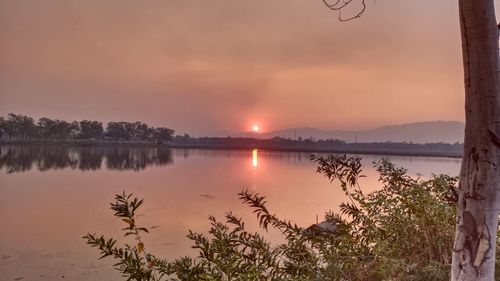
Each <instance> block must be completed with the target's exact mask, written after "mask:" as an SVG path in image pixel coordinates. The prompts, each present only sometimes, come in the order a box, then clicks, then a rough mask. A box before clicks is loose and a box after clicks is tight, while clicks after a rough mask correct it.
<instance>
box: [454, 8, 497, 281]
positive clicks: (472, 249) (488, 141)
mask: <svg viewBox="0 0 500 281" xmlns="http://www.w3.org/2000/svg"><path fill="white" fill-rule="evenodd" d="M459 7H460V28H461V34H462V54H463V63H464V85H465V120H466V122H465V140H464V157H463V159H462V167H461V171H460V182H459V187H458V203H459V204H458V210H457V228H456V232H455V243H454V246H453V261H452V273H451V280H453V281H455V280H463V281H472V280H474V281H475V280H494V274H495V273H494V270H495V248H496V247H495V245H496V230H497V225H498V214H499V211H500V170H498V169H497V166H498V165H499V164H500V154H499V152H500V138H499V137H498V136H499V135H500V76H499V73H500V63H499V52H498V47H499V46H498V35H499V28H498V26H497V23H496V18H495V9H494V0H459Z"/></svg>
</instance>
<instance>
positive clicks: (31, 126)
mask: <svg viewBox="0 0 500 281" xmlns="http://www.w3.org/2000/svg"><path fill="white" fill-rule="evenodd" d="M4 123H5V130H6V133H7V136H8V137H9V138H19V139H21V140H26V139H29V138H33V137H35V136H36V133H37V130H36V126H35V120H33V118H31V117H29V116H26V115H21V114H14V113H9V114H8V116H7V120H6V121H5V122H4Z"/></svg>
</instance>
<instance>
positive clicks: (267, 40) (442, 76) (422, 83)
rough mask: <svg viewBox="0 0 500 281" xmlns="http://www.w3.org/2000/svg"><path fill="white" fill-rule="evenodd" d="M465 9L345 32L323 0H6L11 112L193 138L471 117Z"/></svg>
mask: <svg viewBox="0 0 500 281" xmlns="http://www.w3.org/2000/svg"><path fill="white" fill-rule="evenodd" d="M354 1H357V0H354ZM457 2H458V1H450V0H441V1H435V0H419V1H409V0H398V1H395V0H376V1H367V8H366V11H365V13H364V14H363V15H362V17H361V18H360V19H356V20H353V21H349V22H339V20H338V13H336V12H334V11H330V10H329V9H327V8H326V7H325V6H324V5H323V3H322V1H321V0H314V1H311V0H251V1H248V0H247V1H241V0H211V1H206V0H192V1H188V0H142V1H137V0H81V1H77V0H44V1H39V0H22V1H20V0H0V115H1V116H5V115H6V114H7V113H9V112H16V113H23V114H27V115H30V116H33V117H35V118H39V117H42V116H46V117H50V118H58V119H65V120H82V119H91V120H100V121H104V122H106V121H117V120H124V121H136V120H138V121H143V122H145V123H148V124H151V125H155V126H160V125H162V126H167V127H170V128H173V129H175V130H176V131H177V132H179V133H183V132H188V133H191V134H194V135H196V134H209V133H210V132H215V131H220V130H228V131H231V132H240V131H249V130H250V129H251V128H252V126H253V125H259V126H260V128H261V130H263V131H271V130H275V129H282V128H290V127H305V126H308V127H317V128H322V129H366V128H373V127H377V126H382V125H388V124H403V123H410V122H418V121H432V120H456V121H463V120H464V90H463V71H462V60H461V59H462V56H461V43H460V33H459V24H458V4H457ZM498 2H500V0H499V1H496V2H495V4H496V5H497V6H498ZM357 3H359V2H356V3H355V4H354V5H358V4H357ZM357 7H358V6H353V10H352V11H355V9H356V8H357ZM349 12H351V11H345V12H344V15H348V13H349ZM497 14H498V11H497Z"/></svg>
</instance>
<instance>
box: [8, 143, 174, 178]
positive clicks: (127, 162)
mask: <svg viewBox="0 0 500 281" xmlns="http://www.w3.org/2000/svg"><path fill="white" fill-rule="evenodd" d="M103 162H104V163H106V168H108V169H110V170H119V171H126V170H134V171H139V170H143V169H145V168H146V167H148V166H151V165H154V166H162V165H167V164H170V163H172V162H173V158H172V152H171V150H170V149H168V148H154V147H153V148H151V147H150V148H130V147H82V148H75V147H64V146H0V170H5V171H6V172H7V173H19V172H26V171H29V170H31V169H32V168H33V166H36V167H37V168H38V170H40V171H42V172H43V171H48V170H59V169H64V168H70V169H73V170H74V169H79V170H81V171H88V170H92V171H95V170H99V169H101V168H102V163H103Z"/></svg>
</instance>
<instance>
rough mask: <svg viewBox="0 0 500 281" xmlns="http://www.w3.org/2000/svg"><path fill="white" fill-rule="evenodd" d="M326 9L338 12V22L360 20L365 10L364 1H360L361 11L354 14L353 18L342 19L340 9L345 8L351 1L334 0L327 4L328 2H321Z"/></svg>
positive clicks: (325, 0) (326, 0)
mask: <svg viewBox="0 0 500 281" xmlns="http://www.w3.org/2000/svg"><path fill="white" fill-rule="evenodd" d="M322 1H323V3H324V4H325V6H326V7H328V8H329V9H330V10H333V11H339V21H350V20H353V19H356V18H360V17H361V15H362V14H363V13H364V12H365V10H366V3H365V2H366V0H361V5H362V7H361V9H360V10H359V11H358V12H357V13H355V14H354V15H353V16H350V17H347V18H343V17H342V9H344V8H346V7H347V6H348V5H349V4H351V3H352V1H353V0H335V1H333V2H332V3H329V1H328V0H322Z"/></svg>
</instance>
